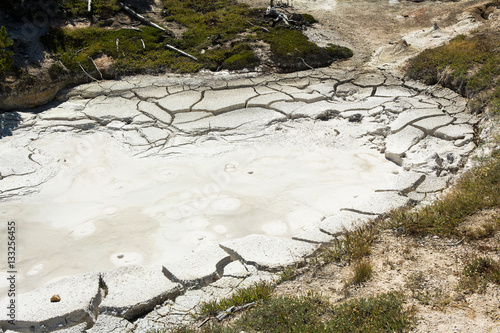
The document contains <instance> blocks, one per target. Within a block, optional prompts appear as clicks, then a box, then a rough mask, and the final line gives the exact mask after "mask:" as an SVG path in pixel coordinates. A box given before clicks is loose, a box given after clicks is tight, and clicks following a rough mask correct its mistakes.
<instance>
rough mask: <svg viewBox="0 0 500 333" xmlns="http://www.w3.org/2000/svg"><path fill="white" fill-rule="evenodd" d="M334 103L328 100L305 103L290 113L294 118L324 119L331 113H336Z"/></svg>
mask: <svg viewBox="0 0 500 333" xmlns="http://www.w3.org/2000/svg"><path fill="white" fill-rule="evenodd" d="M336 113H337V111H335V110H334V108H333V105H332V103H330V102H327V101H319V102H315V103H310V104H305V105H302V106H301V107H299V108H297V109H295V110H294V111H292V113H291V114H290V117H291V118H292V119H296V118H311V119H323V118H327V117H328V116H329V115H330V114H336Z"/></svg>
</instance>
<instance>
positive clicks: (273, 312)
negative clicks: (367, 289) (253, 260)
mask: <svg viewBox="0 0 500 333" xmlns="http://www.w3.org/2000/svg"><path fill="white" fill-rule="evenodd" d="M403 303H404V296H403V295H402V294H400V293H397V292H389V293H385V294H380V295H377V296H374V297H368V298H359V299H353V300H350V301H347V302H345V303H343V304H340V305H334V306H332V305H331V304H330V303H329V302H328V300H327V299H325V298H324V297H322V296H321V295H318V294H314V293H309V294H307V295H302V296H273V297H271V298H268V299H266V300H264V301H262V302H260V303H259V304H258V305H257V306H255V307H254V308H252V309H251V310H248V311H246V312H244V313H243V314H242V316H241V317H239V318H238V319H237V320H235V321H234V322H233V323H232V324H229V325H222V324H219V323H212V324H209V325H206V327H203V328H202V330H201V331H202V332H228V333H229V332H238V333H239V332H242V331H245V332H269V333H274V332H297V333H299V332H345V333H348V332H359V333H361V332H373V333H377V332H405V331H407V330H408V329H409V328H411V326H412V323H413V313H411V312H410V311H408V310H406V309H405V308H404V306H403ZM174 332H177V333H179V332H186V333H187V332H195V330H194V329H191V328H189V327H180V328H178V329H176V330H174Z"/></svg>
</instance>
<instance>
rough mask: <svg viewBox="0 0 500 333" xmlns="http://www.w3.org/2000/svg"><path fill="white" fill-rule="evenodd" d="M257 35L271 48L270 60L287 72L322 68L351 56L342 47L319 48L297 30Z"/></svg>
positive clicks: (286, 29) (279, 30) (278, 28)
mask: <svg viewBox="0 0 500 333" xmlns="http://www.w3.org/2000/svg"><path fill="white" fill-rule="evenodd" d="M259 34H260V35H259V36H260V37H261V38H262V39H263V40H264V41H266V42H267V43H269V45H270V46H271V52H272V55H271V59H272V60H273V61H274V62H275V63H276V64H277V65H278V66H279V67H281V68H283V69H285V70H288V71H293V70H301V69H307V68H310V67H324V66H328V65H330V64H331V63H332V62H333V61H334V60H337V59H345V58H348V57H350V56H352V51H350V50H349V49H347V48H344V47H340V46H328V47H319V46H318V45H316V44H314V43H313V42H311V41H309V40H308V39H307V37H306V36H305V35H304V34H303V33H302V32H300V31H298V30H293V29H289V28H285V27H276V28H273V29H272V30H271V32H270V33H265V32H261V33H259Z"/></svg>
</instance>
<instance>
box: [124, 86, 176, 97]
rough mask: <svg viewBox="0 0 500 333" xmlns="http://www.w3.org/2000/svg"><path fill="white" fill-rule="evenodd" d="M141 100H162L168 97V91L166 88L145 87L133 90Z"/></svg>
mask: <svg viewBox="0 0 500 333" xmlns="http://www.w3.org/2000/svg"><path fill="white" fill-rule="evenodd" d="M132 91H133V92H134V93H135V94H136V95H137V96H138V97H139V98H140V99H148V98H154V99H160V98H163V97H165V96H167V95H168V92H167V89H166V88H165V87H155V86H149V87H143V88H137V89H133V90H132Z"/></svg>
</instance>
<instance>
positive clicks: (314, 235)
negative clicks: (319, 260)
mask: <svg viewBox="0 0 500 333" xmlns="http://www.w3.org/2000/svg"><path fill="white" fill-rule="evenodd" d="M292 239H295V240H298V241H302V242H308V243H313V244H326V243H330V242H332V241H333V240H334V239H335V237H334V236H332V235H330V234H328V233H325V232H323V231H321V229H320V228H315V229H309V230H305V231H303V232H301V233H300V234H298V235H295V236H293V237H292Z"/></svg>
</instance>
